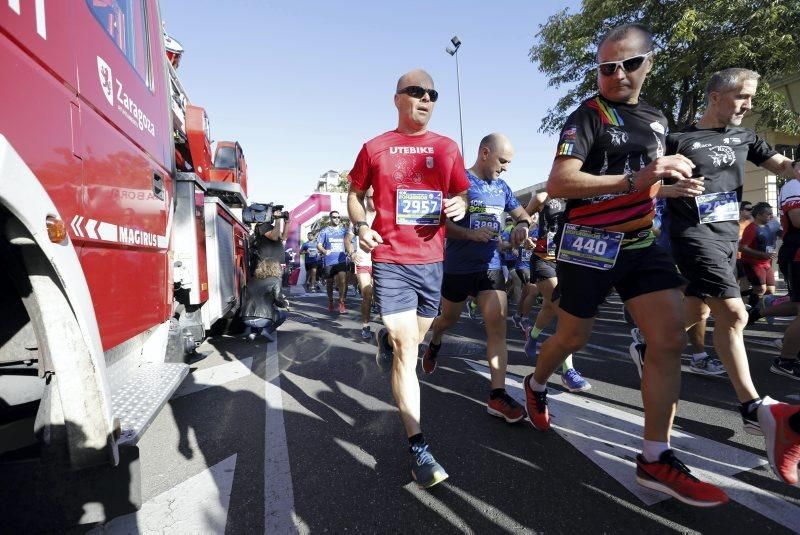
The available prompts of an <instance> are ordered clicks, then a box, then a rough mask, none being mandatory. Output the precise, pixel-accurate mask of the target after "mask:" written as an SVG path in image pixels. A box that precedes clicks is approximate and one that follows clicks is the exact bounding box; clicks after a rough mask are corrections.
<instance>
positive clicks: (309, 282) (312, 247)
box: [300, 232, 319, 292]
mask: <svg viewBox="0 0 800 535" xmlns="http://www.w3.org/2000/svg"><path fill="white" fill-rule="evenodd" d="M307 237H308V241H307V242H305V243H304V244H303V245H302V246H301V247H300V254H301V255H304V258H305V266H306V291H307V292H313V291H315V290H316V287H317V256H319V251H317V240H315V239H314V234H312V233H311V232H309V233H308V236H307Z"/></svg>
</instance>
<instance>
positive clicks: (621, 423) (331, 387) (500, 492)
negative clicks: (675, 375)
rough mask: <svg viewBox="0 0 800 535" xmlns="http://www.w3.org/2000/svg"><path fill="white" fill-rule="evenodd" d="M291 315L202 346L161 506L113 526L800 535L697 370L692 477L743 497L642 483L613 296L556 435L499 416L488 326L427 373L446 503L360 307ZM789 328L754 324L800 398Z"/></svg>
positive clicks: (317, 305) (690, 382) (722, 401)
mask: <svg viewBox="0 0 800 535" xmlns="http://www.w3.org/2000/svg"><path fill="white" fill-rule="evenodd" d="M292 302H293V312H292V314H291V318H290V320H289V321H287V323H286V324H285V325H284V326H283V327H282V328H281V330H280V332H279V336H278V340H277V342H276V343H270V344H267V343H265V342H263V341H261V342H255V343H248V342H247V341H245V340H243V339H241V338H240V337H229V336H226V337H218V338H214V339H210V340H209V341H208V342H207V343H206V344H204V345H203V346H202V347H201V348H200V353H201V354H202V355H203V356H204V357H205V358H202V359H201V360H198V361H197V362H196V363H194V364H193V368H194V370H193V372H192V373H191V374H190V376H189V378H188V379H187V382H186V383H185V384H184V385H183V386H182V387H181V390H180V391H179V392H178V393H177V395H176V397H174V398H173V400H172V401H171V402H170V403H169V405H168V406H167V407H166V408H165V409H164V411H163V412H162V413H161V415H160V416H159V417H158V419H157V420H156V422H155V423H154V424H153V426H152V427H151V429H150V430H149V431H148V432H147V433H146V435H145V437H144V439H143V440H142V442H141V443H140V453H141V466H142V489H143V500H144V501H145V502H146V503H145V506H144V507H143V508H142V510H141V511H140V512H139V513H137V514H131V515H126V516H122V517H119V518H117V519H115V520H113V521H112V522H110V523H108V524H106V525H105V526H101V527H100V528H98V531H103V532H108V533H131V532H171V533H174V532H180V533H184V532H227V533H256V532H264V531H266V532H268V533H291V532H301V533H302V532H313V533H325V532H331V533H341V532H365V533H394V532H401V533H422V532H424V533H463V532H467V533H501V532H515V533H517V532H519V533H522V532H552V533H562V532H585V533H600V532H614V533H641V532H647V533H662V532H664V533H666V532H676V531H678V532H705V533H721V532H729V533H792V532H797V531H800V489H798V488H796V487H789V486H787V485H785V484H783V483H780V482H778V481H777V479H775V477H774V476H773V474H772V473H771V471H770V470H769V468H768V466H767V465H766V459H765V458H764V455H763V439H762V438H760V437H753V436H750V435H747V434H745V433H744V432H743V430H742V425H741V420H740V418H739V416H738V412H737V410H736V408H737V401H736V399H735V396H734V393H733V389H732V388H731V386H730V383H729V382H728V380H727V378H724V377H723V378H710V377H704V376H699V375H695V374H692V373H688V372H686V373H684V374H683V381H682V391H681V404H680V407H679V413H678V417H677V420H676V438H674V440H673V445H674V446H675V447H676V448H677V449H679V450H680V451H681V452H684V451H685V452H686V453H681V454H680V455H681V457H682V458H683V459H684V460H685V461H686V462H687V464H689V465H690V466H692V467H693V468H696V469H698V470H703V469H708V470H710V472H711V473H717V474H723V475H722V476H719V477H720V478H721V479H720V482H721V484H723V485H724V486H725V488H726V490H728V491H729V493H730V494H731V496H732V498H733V501H732V502H731V503H730V504H728V505H725V506H721V507H717V508H712V509H697V508H692V507H689V506H686V505H683V504H681V503H679V502H677V501H676V500H674V499H664V497H662V496H660V495H658V494H657V493H652V492H650V493H647V492H643V491H642V489H640V488H638V486H637V485H636V483H635V481H634V468H633V464H632V459H633V457H634V456H635V454H636V453H637V451H638V448H640V442H639V437H640V435H641V416H642V409H641V406H642V405H641V396H640V392H639V379H638V375H637V373H636V370H635V368H634V366H633V364H632V362H631V361H630V358H629V357H628V356H627V347H628V344H629V343H630V338H629V335H628V326H627V325H626V324H625V323H624V321H623V318H622V314H621V310H620V306H619V304H618V301H617V300H616V299H615V298H611V299H610V300H609V303H608V304H607V305H605V306H604V307H603V309H602V312H601V314H600V317H599V319H598V321H597V327H596V329H595V334H594V335H593V336H592V339H591V342H590V345H589V346H588V347H587V348H586V349H585V350H584V351H582V352H581V353H579V354H577V355H576V357H575V364H576V367H577V368H578V369H579V370H580V371H581V372H582V373H583V375H584V376H585V377H586V378H587V379H588V380H589V381H590V382H591V384H592V386H593V388H592V389H591V390H590V391H588V392H586V393H582V394H571V393H568V392H565V391H564V390H563V389H562V388H561V386H560V383H558V377H554V380H553V383H552V384H551V387H552V388H551V409H552V413H553V423H554V430H552V431H551V432H548V433H540V432H538V431H536V430H534V429H533V428H532V427H531V426H530V424H529V423H527V422H522V423H519V424H516V425H508V424H506V423H505V422H504V421H502V420H499V419H497V418H493V417H491V416H489V415H488V414H487V413H486V406H485V402H486V399H487V396H488V388H489V387H488V379H487V378H486V375H485V374H486V372H487V369H486V367H485V365H484V363H485V359H484V345H483V339H484V334H483V328H482V326H481V323H480V321H479V320H471V319H469V318H468V317H467V316H466V314H465V315H464V316H463V317H462V320H461V322H460V323H459V324H458V325H457V327H456V328H455V329H454V330H453V332H452V333H450V334H448V335H447V336H446V337H445V340H444V345H443V347H442V351H441V353H440V355H441V356H440V361H439V362H440V364H439V367H438V369H437V370H436V372H435V373H434V374H432V375H430V376H424V374H422V372H421V370H420V372H419V373H420V379H421V384H422V387H421V389H422V415H423V429H424V431H425V434H426V437H427V438H428V440H429V442H430V443H431V445H432V450H433V452H434V454H435V455H436V457H437V459H438V460H439V461H440V462H441V463H442V464H443V465H444V466H445V467H446V469H447V471H448V472H449V474H450V479H448V480H447V481H446V482H444V483H443V484H441V485H439V486H437V487H435V488H433V489H431V490H422V489H419V488H417V486H416V485H415V484H414V483H413V482H412V480H411V475H410V458H409V455H408V453H407V443H406V440H405V436H404V433H403V430H402V427H401V424H400V419H399V417H398V414H397V411H396V409H395V407H394V403H393V400H392V394H391V389H390V383H389V375H388V374H386V373H384V372H382V371H381V370H380V369H379V368H378V367H377V365H376V363H375V361H374V355H375V346H374V345H373V344H372V343H371V342H365V341H363V340H362V339H361V338H360V333H359V328H360V323H359V322H358V318H357V311H356V306H357V300H356V299H349V300H348V304H349V305H350V308H349V310H348V312H347V313H346V314H342V315H340V314H338V313H335V314H331V313H328V312H327V310H326V308H325V303H326V301H325V298H324V297H323V296H322V295H321V294H313V295H302V296H295V297H294V298H293V299H292ZM785 324H786V322H785V321H779V322H778V324H776V325H775V326H773V327H770V326H768V325H766V324H759V326H757V327H756V328H754V329H752V330H750V329H749V330H748V331H747V337H748V338H747V340H748V341H747V345H748V349H749V353H750V362H751V367H752V373H753V377H754V380H755V383H756V385H757V386H758V388H759V389H760V391H761V393H762V395H765V394H768V395H770V396H771V397H773V398H775V399H778V400H786V401H794V402H795V403H798V402H800V395H798V393H799V391H800V389H798V386H800V383H798V382H796V381H792V380H790V379H787V378H783V377H779V376H776V375H774V374H772V373H770V372H769V371H768V368H769V361H770V357H772V356H774V355H775V354H777V350H776V349H775V348H774V347H771V346H770V345H769V341H770V340H771V339H773V338H775V337H779V336H780V331H781V328H782V327H783V326H785ZM377 327H378V324H377V323H376V322H373V330H374V329H376V328H377ZM712 328H713V324H712ZM710 331H711V329H709V334H708V341H709V343H710V339H711V332H710ZM509 351H510V356H509V360H510V365H509V370H508V371H509V376H508V389H509V392H510V393H511V394H512V395H515V396H517V397H518V398H520V399H521V398H522V392H521V390H520V388H519V385H520V381H521V378H522V377H523V376H524V375H526V374H527V373H530V371H531V369H532V363H531V362H529V360H528V359H527V357H526V356H525V354H524V352H523V351H522V335H521V333H520V331H519V330H516V329H514V328H513V326H512V324H511V322H510V321H509ZM0 531H2V530H1V529H0Z"/></svg>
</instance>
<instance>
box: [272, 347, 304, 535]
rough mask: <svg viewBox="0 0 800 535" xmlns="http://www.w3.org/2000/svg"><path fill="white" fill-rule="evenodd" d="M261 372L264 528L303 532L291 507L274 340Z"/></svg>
mask: <svg viewBox="0 0 800 535" xmlns="http://www.w3.org/2000/svg"><path fill="white" fill-rule="evenodd" d="M265 374H266V376H265V378H264V401H265V402H266V410H265V418H266V425H265V426H264V432H265V437H264V531H265V532H266V533H268V534H272V533H280V534H283V533H307V532H308V527H307V526H305V525H304V524H303V522H302V520H300V519H299V518H298V517H297V515H296V514H295V511H294V488H293V486H292V470H291V466H290V465H289V447H288V445H287V444H286V427H285V424H284V421H283V397H282V393H281V392H282V391H281V377H280V368H279V367H278V342H277V341H275V342H270V343H268V344H267V361H266V371H265Z"/></svg>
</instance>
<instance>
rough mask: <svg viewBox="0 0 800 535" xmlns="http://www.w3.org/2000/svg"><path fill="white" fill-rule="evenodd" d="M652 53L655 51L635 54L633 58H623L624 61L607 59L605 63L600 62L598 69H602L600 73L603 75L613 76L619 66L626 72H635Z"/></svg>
mask: <svg viewBox="0 0 800 535" xmlns="http://www.w3.org/2000/svg"><path fill="white" fill-rule="evenodd" d="M652 53H653V51H652V50H651V51H650V52H648V53H647V54H641V55H639V56H633V57H632V58H628V59H623V60H622V61H605V62H603V63H598V64H597V70H598V71H600V74H602V75H603V76H611V75H612V74H614V73H615V72H617V68H621V69H622V70H623V71H625V72H634V71H637V70H639V67H641V66H642V64H643V63H644V60H646V59H647V58H648V56H650V54H652Z"/></svg>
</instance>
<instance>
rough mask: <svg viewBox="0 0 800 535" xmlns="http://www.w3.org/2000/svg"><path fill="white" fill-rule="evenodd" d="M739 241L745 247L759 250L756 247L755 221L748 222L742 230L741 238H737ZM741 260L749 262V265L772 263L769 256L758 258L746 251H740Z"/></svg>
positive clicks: (766, 265) (767, 264) (756, 227)
mask: <svg viewBox="0 0 800 535" xmlns="http://www.w3.org/2000/svg"><path fill="white" fill-rule="evenodd" d="M739 243H741V244H742V245H744V246H745V247H750V248H751V249H756V250H759V249H760V248H759V247H758V225H756V224H755V223H752V222H751V223H750V224H749V225H747V226H746V227H745V229H744V232H742V239H741V240H739ZM742 260H744V261H745V262H747V263H748V264H750V265H751V266H763V267H769V266H771V265H772V260H771V259H769V258H760V257H757V256H751V255H749V254H747V253H744V252H743V253H742Z"/></svg>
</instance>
